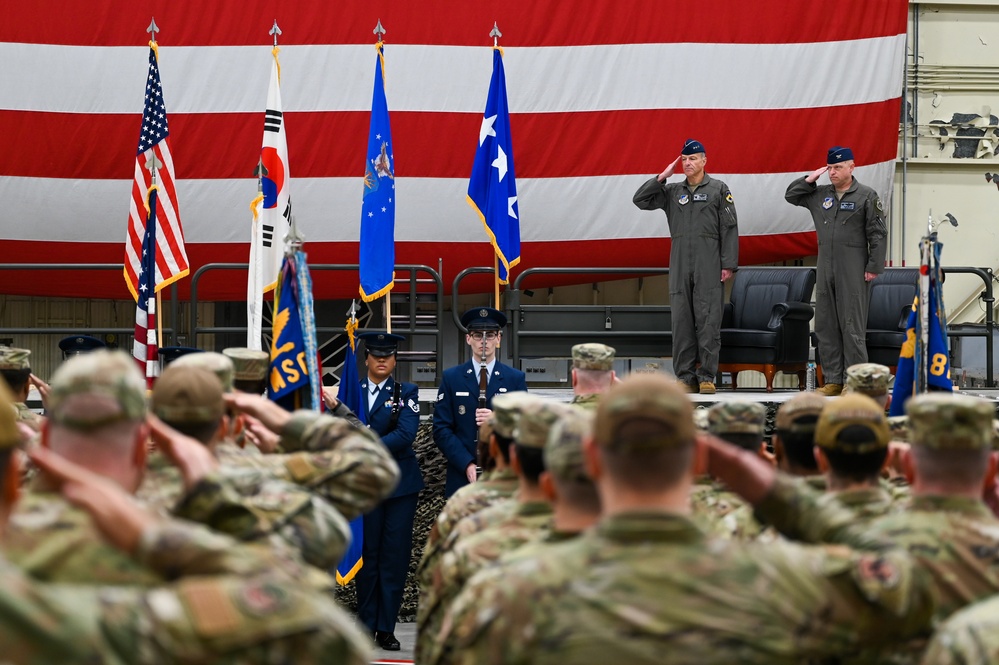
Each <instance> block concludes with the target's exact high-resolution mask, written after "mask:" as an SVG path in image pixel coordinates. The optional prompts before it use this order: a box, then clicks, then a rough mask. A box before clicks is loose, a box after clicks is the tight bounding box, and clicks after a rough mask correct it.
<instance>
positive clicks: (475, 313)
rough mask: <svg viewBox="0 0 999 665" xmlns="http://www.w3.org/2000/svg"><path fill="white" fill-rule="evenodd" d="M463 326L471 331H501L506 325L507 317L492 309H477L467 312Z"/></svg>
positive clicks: (463, 319)
mask: <svg viewBox="0 0 999 665" xmlns="http://www.w3.org/2000/svg"><path fill="white" fill-rule="evenodd" d="M461 325H462V326H463V327H464V328H465V330H469V331H471V330H500V329H501V328H502V327H503V326H505V325H506V316H505V315H504V314H503V312H501V311H499V310H496V309H493V308H492V307H476V308H474V309H470V310H468V311H467V312H465V314H464V315H463V316H462V317H461Z"/></svg>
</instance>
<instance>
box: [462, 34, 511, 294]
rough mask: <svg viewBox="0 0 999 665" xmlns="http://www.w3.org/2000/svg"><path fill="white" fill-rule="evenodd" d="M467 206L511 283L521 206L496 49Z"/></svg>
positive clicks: (504, 277) (503, 78)
mask: <svg viewBox="0 0 999 665" xmlns="http://www.w3.org/2000/svg"><path fill="white" fill-rule="evenodd" d="M468 204H469V205H470V206H472V208H474V209H475V212H477V213H478V214H479V219H481V220H482V224H483V226H485V228H486V233H487V234H488V235H489V242H490V243H491V244H492V246H493V249H494V250H495V251H496V257H497V258H498V259H499V267H500V273H499V280H500V282H501V283H503V284H506V283H507V282H508V281H509V278H510V275H509V272H510V268H512V267H513V266H515V265H517V264H518V263H520V207H519V205H518V204H517V183H516V179H515V177H514V169H513V143H512V141H511V139H510V109H509V106H508V105H507V99H506V76H505V74H504V73H503V54H502V52H501V51H500V50H499V49H498V48H494V49H493V77H492V80H491V81H490V82H489V97H488V99H486V112H485V114H484V115H483V117H482V126H481V127H480V128H479V148H478V150H476V151H475V161H474V163H473V164H472V177H471V179H470V180H469V183H468Z"/></svg>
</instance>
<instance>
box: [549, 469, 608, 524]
mask: <svg viewBox="0 0 999 665" xmlns="http://www.w3.org/2000/svg"><path fill="white" fill-rule="evenodd" d="M552 483H554V484H555V490H556V491H557V492H558V500H559V502H564V503H566V504H568V505H570V506H572V507H573V508H575V509H577V510H583V511H586V512H589V513H594V514H598V513H600V494H599V493H598V492H597V487H596V485H594V484H593V483H592V482H587V481H581V480H568V481H566V480H561V479H559V478H558V477H557V476H556V475H555V474H552Z"/></svg>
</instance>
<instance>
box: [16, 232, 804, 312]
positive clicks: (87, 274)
mask: <svg viewBox="0 0 999 665" xmlns="http://www.w3.org/2000/svg"><path fill="white" fill-rule="evenodd" d="M247 245H248V243H194V244H189V245H187V251H188V256H189V258H190V259H191V265H192V266H193V267H194V268H199V267H201V266H203V265H205V264H207V263H230V262H231V263H246V257H247V255H248V246H247ZM83 246H84V247H85V248H86V254H87V258H88V260H89V261H90V262H93V263H116V262H119V261H121V245H120V244H118V243H87V244H85V245H83ZM307 247H308V251H309V265H310V268H311V270H312V278H313V282H314V287H315V289H314V290H315V297H316V299H317V300H328V299H332V298H353V297H356V295H357V282H356V281H354V277H355V276H356V274H357V273H356V271H355V272H353V273H350V271H347V272H344V271H329V270H320V269H317V268H315V267H314V266H316V265H319V264H342V263H356V262H357V257H358V249H357V243H356V242H353V243H344V242H310V243H309V244H308V245H307ZM80 248H81V244H80V243H70V242H55V241H28V240H0V255H2V256H45V257H46V261H47V262H51V263H76V262H78V261H79V256H80ZM669 248H670V242H669V239H668V238H662V237H658V238H634V239H623V240H619V239H605V240H577V241H562V242H523V243H521V256H522V262H521V264H520V265H519V266H518V267H517V268H516V269H514V271H513V276H514V278H516V277H517V275H519V274H520V273H521V272H522V271H523V270H526V269H527V268H531V267H560V266H580V264H581V263H583V262H585V261H587V260H591V259H590V258H588V257H597V256H606V257H608V259H607V263H608V264H612V265H618V266H620V265H622V264H621V263H620V262H619V261H617V260H615V257H623V256H626V257H628V259H627V265H629V266H639V267H641V266H663V265H666V263H667V262H668V259H669ZM816 248H817V246H816V241H815V234H814V233H812V232H809V233H782V234H775V235H761V236H743V237H741V238H740V239H739V263H740V265H743V266H747V265H754V264H759V263H770V262H774V261H783V260H788V259H794V258H798V257H802V256H813V255H814V254H815V253H816ZM428 256H433V257H435V259H436V257H440V258H441V260H442V261H443V262H444V267H445V274H444V276H443V277H444V287H445V292H446V293H450V291H451V281H452V280H453V279H454V275H455V274H456V273H457V270H458V269H459V268H458V266H460V267H462V268H464V267H465V266H470V265H473V266H492V262H493V254H492V247H491V246H490V245H488V244H486V243H440V242H397V243H396V263H397V264H399V265H402V264H418V265H419V264H426V263H427V261H426V257H428ZM434 265H435V266H436V262H435V264H434ZM451 266H454V268H451ZM595 267H599V266H595ZM69 274H71V275H72V279H67V278H66V277H67V271H65V270H56V271H37V270H33V271H16V270H14V271H8V270H0V281H2V283H3V284H4V291H5V293H9V294H11V295H48V296H53V297H87V298H115V299H125V298H128V297H129V295H128V292H127V291H126V290H125V285H124V284H122V280H121V269H120V268H116V269H114V270H109V271H107V272H106V273H105V272H95V271H80V272H70V273H69ZM345 274H346V275H350V276H351V277H350V279H345V278H344V275H345ZM399 276H400V277H402V275H399ZM420 277H425V275H420ZM596 279H597V278H596V277H595V276H593V275H586V276H577V277H572V276H539V277H537V278H532V279H531V281H530V282H529V283H528V285H527V286H528V287H531V288H533V287H535V286H537V287H541V286H558V285H562V284H577V283H584V282H590V281H594V280H596ZM491 280H492V277H491V275H485V276H482V277H474V278H470V279H469V280H468V281H467V282H465V283H464V285H463V286H462V293H476V292H491V291H492V281H491ZM190 283H191V280H187V279H185V280H181V281H180V282H178V289H179V293H180V294H181V297H182V298H183V299H185V300H186V299H188V297H189V293H190ZM420 290H421V291H422V290H424V287H423V286H421V287H420ZM198 298H199V300H232V301H243V300H245V298H246V272H245V271H239V270H217V271H211V272H209V273H206V275H205V277H204V279H202V280H201V281H200V282H199V291H198Z"/></svg>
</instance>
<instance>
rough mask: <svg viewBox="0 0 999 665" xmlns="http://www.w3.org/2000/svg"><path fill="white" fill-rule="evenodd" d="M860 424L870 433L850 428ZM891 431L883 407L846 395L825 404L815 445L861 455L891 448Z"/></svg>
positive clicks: (857, 396) (861, 396) (863, 398)
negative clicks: (889, 444)
mask: <svg viewBox="0 0 999 665" xmlns="http://www.w3.org/2000/svg"><path fill="white" fill-rule="evenodd" d="M854 425H859V426H860V427H862V428H865V429H866V430H867V431H866V432H864V431H863V430H858V429H850V430H849V431H846V430H847V428H849V427H852V426H854ZM889 440H891V430H889V429H888V419H887V418H886V417H885V410H884V408H882V406H881V405H880V404H878V403H877V402H875V401H874V400H873V399H871V398H870V397H868V396H867V395H860V394H857V393H854V394H851V395H843V396H841V397H839V398H838V399H834V400H832V401H830V402H829V404H827V405H826V408H825V409H823V410H822V415H820V416H819V422H818V423H817V424H816V426H815V444H816V445H817V446H819V447H821V448H826V449H828V450H839V451H842V452H846V453H853V454H856V455H860V454H863V453H869V452H873V451H875V450H881V449H883V448H887V447H888V441H889Z"/></svg>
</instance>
